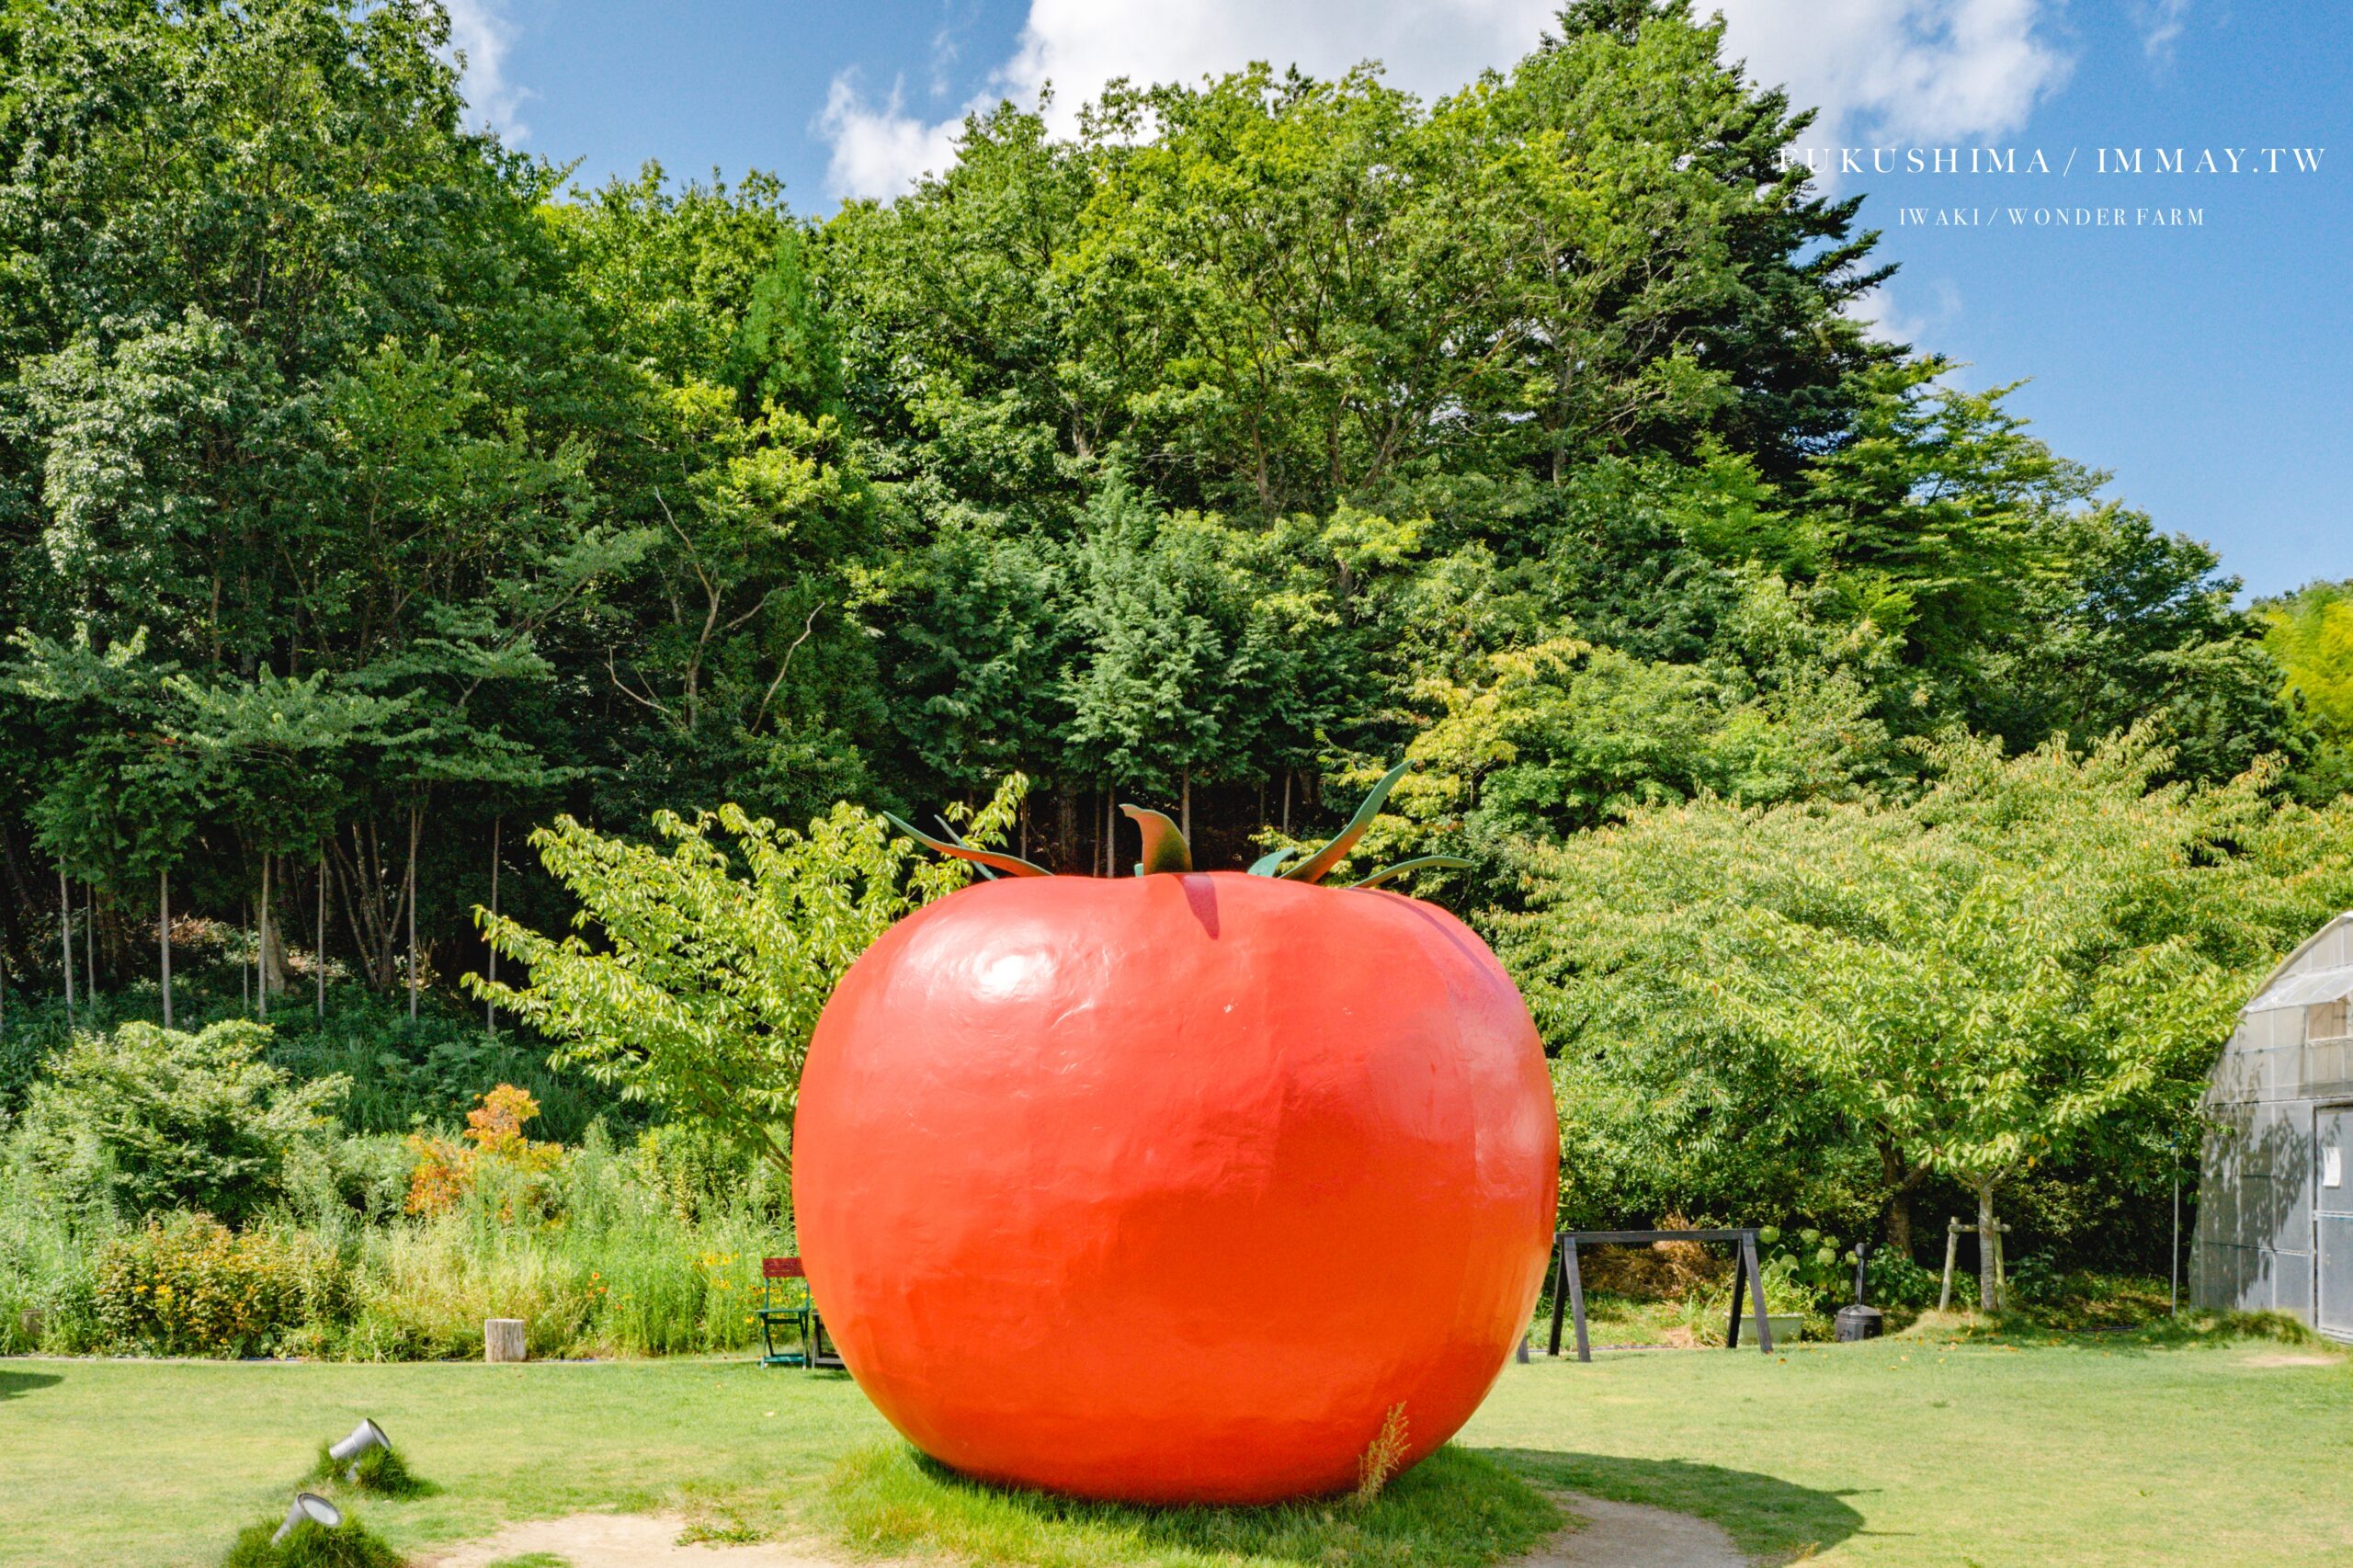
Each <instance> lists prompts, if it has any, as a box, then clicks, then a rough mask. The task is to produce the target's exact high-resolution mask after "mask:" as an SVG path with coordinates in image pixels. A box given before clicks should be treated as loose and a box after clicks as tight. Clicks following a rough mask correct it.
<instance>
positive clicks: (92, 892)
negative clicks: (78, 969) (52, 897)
mask: <svg viewBox="0 0 2353 1568" xmlns="http://www.w3.org/2000/svg"><path fill="white" fill-rule="evenodd" d="M82 978H83V980H85V982H87V983H86V984H85V985H84V987H83V988H82V994H84V995H85V996H86V997H88V998H89V999H90V1006H93V1007H95V1006H97V1005H98V884H97V883H96V882H85V883H83V884H82Z"/></svg>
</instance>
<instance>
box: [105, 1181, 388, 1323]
mask: <svg viewBox="0 0 2353 1568" xmlns="http://www.w3.org/2000/svg"><path fill="white" fill-rule="evenodd" d="M349 1288H350V1280H349V1277H348V1275H347V1270H346V1268H345V1266H344V1262H343V1260H342V1259H341V1258H340V1257H338V1256H336V1255H335V1252H334V1251H333V1250H332V1249H331V1248H323V1247H322V1246H320V1244H318V1242H317V1241H316V1240H315V1239H314V1238H312V1237H310V1236H306V1235H302V1234H301V1233H282V1232H279V1231H278V1230H275V1229H261V1230H252V1231H246V1232H244V1233H242V1234H238V1233H232V1232H230V1231H229V1229H228V1228H227V1227H226V1226H224V1225H222V1223H221V1222H220V1221H217V1220H214V1219H211V1218H210V1216H207V1215H203V1214H174V1215H171V1216H170V1217H169V1218H167V1219H150V1220H149V1221H147V1223H146V1225H145V1227H144V1228H143V1229H141V1230H138V1231H133V1232H131V1233H129V1234H128V1235H125V1236H122V1237H119V1238H118V1239H117V1240H115V1241H112V1242H110V1243H108V1244H106V1245H105V1246H104V1247H103V1248H101V1249H100V1251H99V1253H98V1256H97V1278H96V1281H95V1285H94V1289H93V1290H92V1300H93V1303H94V1305H95V1308H96V1311H97V1321H98V1325H99V1327H100V1329H101V1330H102V1331H103V1332H104V1334H105V1335H106V1336H107V1339H108V1343H110V1344H111V1345H114V1346H119V1347H120V1348H124V1349H135V1350H139V1351H142V1352H144V1353H146V1354H149V1355H156V1356H229V1357H238V1356H264V1355H268V1354H271V1353H273V1352H275V1351H277V1350H278V1349H280V1348H282V1347H284V1346H286V1345H287V1343H288V1341H289V1339H290V1335H293V1334H294V1332H295V1331H296V1330H297V1329H299V1328H301V1326H302V1325H303V1324H306V1323H312V1322H333V1321H335V1320H336V1319H337V1318H339V1317H341V1316H342V1315H343V1314H344V1312H345V1311H346V1310H347V1309H346V1301H345V1298H346V1296H347V1292H348V1290H349Z"/></svg>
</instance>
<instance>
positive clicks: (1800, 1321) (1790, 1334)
mask: <svg viewBox="0 0 2353 1568" xmlns="http://www.w3.org/2000/svg"><path fill="white" fill-rule="evenodd" d="M1757 1278H1758V1279H1759V1280H1760V1281H1761V1282H1762V1283H1763V1286H1764V1296H1765V1324H1766V1326H1767V1327H1768V1328H1770V1329H1771V1330H1772V1331H1773V1339H1774V1342H1775V1343H1776V1344H1779V1343H1780V1342H1781V1341H1783V1340H1794V1339H1798V1338H1802V1336H1803V1335H1804V1333H1805V1314H1806V1313H1807V1312H1808V1311H1810V1310H1811V1308H1812V1305H1813V1297H1812V1294H1811V1292H1809V1291H1808V1290H1806V1289H1805V1287H1804V1286H1803V1285H1802V1284H1801V1283H1800V1282H1799V1279H1798V1267H1797V1263H1796V1260H1795V1259H1793V1258H1790V1257H1777V1258H1775V1259H1773V1260H1772V1261H1771V1262H1770V1263H1768V1264H1765V1265H1764V1266H1763V1267H1760V1268H1759V1269H1758V1270H1757Z"/></svg>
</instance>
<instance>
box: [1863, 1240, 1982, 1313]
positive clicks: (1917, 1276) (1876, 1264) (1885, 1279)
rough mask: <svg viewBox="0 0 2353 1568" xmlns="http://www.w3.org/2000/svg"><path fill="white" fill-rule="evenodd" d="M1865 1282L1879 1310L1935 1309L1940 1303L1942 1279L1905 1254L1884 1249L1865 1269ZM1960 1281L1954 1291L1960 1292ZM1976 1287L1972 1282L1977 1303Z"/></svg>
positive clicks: (1970, 1294) (1875, 1253)
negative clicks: (1938, 1290) (1893, 1308)
mask: <svg viewBox="0 0 2353 1568" xmlns="http://www.w3.org/2000/svg"><path fill="white" fill-rule="evenodd" d="M1863 1274H1864V1281H1865V1284H1866V1286H1867V1288H1868V1289H1869V1290H1870V1300H1871V1304H1872V1305H1873V1306H1878V1307H1932V1306H1934V1305H1936V1302H1937V1289H1938V1283H1939V1281H1940V1280H1941V1278H1943V1277H1942V1276H1941V1275H1940V1274H1938V1272H1937V1271H1936V1270H1935V1269H1930V1268H1923V1267H1920V1266H1919V1265H1918V1264H1916V1263H1915V1262H1913V1261H1912V1259H1911V1258H1910V1257H1908V1256H1905V1255H1904V1254H1903V1253H1900V1252H1897V1251H1896V1250H1895V1249H1894V1248H1893V1247H1883V1248H1881V1249H1880V1250H1878V1251H1876V1252H1874V1253H1872V1254H1871V1255H1870V1261H1869V1262H1867V1263H1866V1264H1864V1266H1863ZM1960 1284H1961V1281H1960V1279H1959V1278H1958V1277H1956V1278H1955V1280H1954V1288H1955V1289H1956V1290H1959V1289H1960ZM1976 1290H1977V1284H1976V1280H1975V1278H1974V1277H1973V1276H1972V1278H1971V1279H1970V1280H1969V1299H1970V1300H1972V1301H1974V1300H1975V1299H1976Z"/></svg>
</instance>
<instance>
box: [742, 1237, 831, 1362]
mask: <svg viewBox="0 0 2353 1568" xmlns="http://www.w3.org/2000/svg"><path fill="white" fill-rule="evenodd" d="M753 1315H754V1316H755V1317H756V1318H758V1319H759V1320H760V1365H761V1366H763V1367H838V1366H840V1365H841V1364H842V1357H841V1352H840V1351H839V1350H837V1349H835V1347H834V1341H833V1336H832V1335H829V1334H827V1333H826V1332H825V1319H824V1314H823V1313H821V1312H818V1311H817V1300H816V1298H815V1297H813V1296H812V1295H811V1294H810V1293H809V1272H808V1270H807V1269H805V1268H803V1267H801V1260H800V1259H799V1258H797V1257H764V1258H762V1259H760V1304H759V1306H758V1307H757V1308H756V1310H755V1311H754V1312H753ZM778 1324H790V1325H791V1326H792V1328H793V1329H794V1330H795V1331H796V1332H797V1333H798V1335H800V1339H801V1348H800V1349H798V1350H779V1349H778V1348H777V1347H776V1331H777V1325H778Z"/></svg>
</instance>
